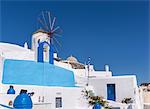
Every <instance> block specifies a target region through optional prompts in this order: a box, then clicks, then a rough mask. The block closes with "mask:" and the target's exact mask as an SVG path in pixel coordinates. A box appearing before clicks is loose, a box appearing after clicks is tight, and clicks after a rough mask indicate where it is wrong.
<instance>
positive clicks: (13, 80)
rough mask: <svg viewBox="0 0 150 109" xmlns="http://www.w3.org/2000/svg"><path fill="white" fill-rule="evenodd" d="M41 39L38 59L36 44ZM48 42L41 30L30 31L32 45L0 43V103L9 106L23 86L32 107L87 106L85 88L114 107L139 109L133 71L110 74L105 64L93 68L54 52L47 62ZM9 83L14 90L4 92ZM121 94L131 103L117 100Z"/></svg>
mask: <svg viewBox="0 0 150 109" xmlns="http://www.w3.org/2000/svg"><path fill="white" fill-rule="evenodd" d="M45 42H46V43H47V44H46V45H44V46H43V49H44V50H43V54H42V55H40V56H43V57H42V58H41V57H40V59H39V57H38V56H39V53H41V52H39V51H38V50H39V49H38V47H39V44H40V43H45ZM49 44H50V42H49V40H48V35H47V33H46V32H44V31H42V30H38V31H36V32H35V33H34V34H33V36H32V49H29V48H28V46H27V44H25V47H21V46H19V45H15V44H10V43H3V42H1V43H0V104H2V105H5V106H10V107H11V106H12V104H10V101H11V102H13V101H14V99H15V97H16V96H17V95H18V94H19V92H20V90H21V89H26V90H28V92H34V95H33V96H32V101H33V105H34V106H33V108H35V109H36V108H38V109H39V108H41V109H70V108H71V109H88V108H91V107H89V104H88V103H87V100H86V99H85V98H84V97H83V92H82V91H83V90H84V89H85V88H89V90H92V91H93V92H94V94H95V95H96V96H102V97H103V98H104V99H106V100H108V101H109V103H110V106H112V107H114V108H116V109H118V108H120V109H127V108H128V106H129V105H131V106H132V109H143V107H142V101H141V100H140V96H139V90H138V86H137V80H136V76H135V75H126V76H112V72H111V70H110V69H109V66H108V65H105V70H103V71H95V70H94V65H89V66H88V65H84V64H82V63H80V62H78V60H77V59H76V58H75V57H73V56H70V57H68V59H66V60H62V59H60V58H59V57H58V56H57V54H56V53H55V54H54V64H53V65H52V64H49V63H48V62H49V59H50V56H49V49H50V48H49ZM39 60H42V61H43V62H38V61H39ZM10 85H13V86H14V89H15V91H16V94H14V95H9V94H7V90H8V89H9V86H10ZM87 85H88V86H87ZM125 98H131V100H132V103H130V104H124V103H121V102H122V101H123V100H124V99H125ZM58 104H59V105H58ZM117 107H118V108H117Z"/></svg>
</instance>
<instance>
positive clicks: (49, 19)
mask: <svg viewBox="0 0 150 109" xmlns="http://www.w3.org/2000/svg"><path fill="white" fill-rule="evenodd" d="M48 21H49V26H50V30H52V25H51V24H52V22H51V15H50V12H48Z"/></svg>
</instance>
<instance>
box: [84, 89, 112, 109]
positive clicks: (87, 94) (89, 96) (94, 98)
mask: <svg viewBox="0 0 150 109" xmlns="http://www.w3.org/2000/svg"><path fill="white" fill-rule="evenodd" d="M83 92H84V96H85V97H86V99H87V100H88V103H89V104H90V105H94V104H96V103H99V104H100V105H102V106H103V107H104V109H110V107H109V106H108V102H107V101H106V100H104V98H103V97H101V96H95V94H94V93H93V91H92V90H84V91H83Z"/></svg>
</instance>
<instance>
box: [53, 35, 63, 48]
mask: <svg viewBox="0 0 150 109" xmlns="http://www.w3.org/2000/svg"><path fill="white" fill-rule="evenodd" d="M53 40H54V41H56V43H57V44H58V45H59V46H60V47H62V46H61V44H60V42H59V41H58V40H57V39H56V38H55V37H53Z"/></svg>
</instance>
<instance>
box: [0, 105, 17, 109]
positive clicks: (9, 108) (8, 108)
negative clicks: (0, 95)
mask: <svg viewBox="0 0 150 109" xmlns="http://www.w3.org/2000/svg"><path fill="white" fill-rule="evenodd" d="M0 106H2V107H5V108H7V109H15V108H12V107H9V106H6V105H3V104H0Z"/></svg>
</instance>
